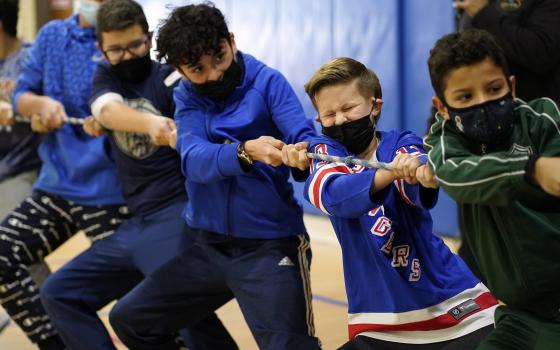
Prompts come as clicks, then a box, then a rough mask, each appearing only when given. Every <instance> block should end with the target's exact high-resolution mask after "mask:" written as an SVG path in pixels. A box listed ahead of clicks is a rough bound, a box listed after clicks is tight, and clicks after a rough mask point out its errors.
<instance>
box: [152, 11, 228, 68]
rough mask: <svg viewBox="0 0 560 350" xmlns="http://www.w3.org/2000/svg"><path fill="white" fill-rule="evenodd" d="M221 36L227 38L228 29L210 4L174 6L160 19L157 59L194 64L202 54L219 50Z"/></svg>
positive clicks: (178, 63) (174, 63)
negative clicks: (167, 14) (167, 15)
mask: <svg viewBox="0 0 560 350" xmlns="http://www.w3.org/2000/svg"><path fill="white" fill-rule="evenodd" d="M222 39H226V40H228V42H229V39H230V36H229V30H228V27H227V24H226V20H225V18H224V15H223V14H222V13H221V12H220V10H218V9H217V8H216V7H215V6H214V4H212V3H210V2H206V3H204V4H198V5H186V6H182V7H177V8H175V9H174V10H173V11H172V12H171V14H170V15H169V17H168V18H167V19H165V20H163V21H162V22H161V23H160V28H159V31H158V36H157V40H156V43H157V51H158V59H159V60H161V59H164V60H165V62H166V63H167V64H169V65H172V66H174V67H178V66H179V65H182V64H186V65H191V64H195V63H197V62H198V61H199V60H200V57H201V56H203V55H214V54H217V53H219V52H220V50H221V49H220V41H221V40H222Z"/></svg>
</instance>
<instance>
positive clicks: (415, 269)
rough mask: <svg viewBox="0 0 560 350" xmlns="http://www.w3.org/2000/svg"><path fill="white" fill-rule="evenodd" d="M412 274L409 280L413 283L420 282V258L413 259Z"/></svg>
mask: <svg viewBox="0 0 560 350" xmlns="http://www.w3.org/2000/svg"><path fill="white" fill-rule="evenodd" d="M411 270H412V273H411V274H410V276H408V280H409V281H411V282H417V281H419V280H420V275H421V272H420V260H418V258H414V259H412V268H411Z"/></svg>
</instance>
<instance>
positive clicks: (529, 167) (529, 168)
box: [524, 155, 539, 187]
mask: <svg viewBox="0 0 560 350" xmlns="http://www.w3.org/2000/svg"><path fill="white" fill-rule="evenodd" d="M537 159H539V156H538V155H532V156H531V157H530V158H529V160H528V161H527V164H525V175H524V178H525V181H527V183H528V184H530V185H532V186H534V187H539V185H538V184H537V182H536V181H535V176H534V175H535V163H536V162H537Z"/></svg>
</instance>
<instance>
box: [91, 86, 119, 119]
mask: <svg viewBox="0 0 560 350" xmlns="http://www.w3.org/2000/svg"><path fill="white" fill-rule="evenodd" d="M111 101H116V102H124V99H123V97H122V96H121V95H119V94H117V93H115V92H107V93H105V94H103V95H101V96H99V97H97V98H96V99H95V101H93V102H92V104H91V114H92V115H93V116H94V117H96V118H99V116H100V115H101V110H102V109H103V107H105V105H106V104H107V103H109V102H111Z"/></svg>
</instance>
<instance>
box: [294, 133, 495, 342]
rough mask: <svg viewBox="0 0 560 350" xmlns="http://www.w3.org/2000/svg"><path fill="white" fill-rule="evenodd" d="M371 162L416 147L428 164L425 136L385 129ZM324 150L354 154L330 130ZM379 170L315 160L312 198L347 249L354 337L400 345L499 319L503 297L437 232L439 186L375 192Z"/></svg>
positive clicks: (451, 335) (319, 145)
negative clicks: (434, 216) (372, 188)
mask: <svg viewBox="0 0 560 350" xmlns="http://www.w3.org/2000/svg"><path fill="white" fill-rule="evenodd" d="M377 135H378V136H379V137H380V138H381V141H380V143H379V145H378V147H377V149H376V151H375V152H374V155H373V157H372V159H371V160H373V161H376V160H379V161H382V162H391V161H392V159H393V158H394V157H395V156H396V155H397V154H398V153H409V154H413V155H415V156H416V157H418V158H419V159H420V160H421V161H422V162H423V163H425V162H426V154H425V152H424V150H423V148H422V140H421V139H420V138H418V137H417V136H415V135H413V134H411V133H409V132H400V131H390V132H378V133H377ZM310 148H311V150H312V151H314V152H316V153H322V154H329V155H333V156H342V157H345V156H348V155H349V154H348V152H347V151H346V149H345V148H344V146H343V145H341V144H340V143H338V142H336V141H334V140H332V139H330V138H327V137H325V136H321V137H318V138H317V139H314V140H313V141H312V142H311V143H310ZM376 171H377V170H375V169H365V168H364V167H362V166H354V167H349V166H347V165H345V164H344V163H328V162H324V161H317V160H316V161H313V164H312V169H311V175H310V176H309V178H308V179H307V181H306V185H305V196H306V199H307V200H309V202H310V203H311V204H313V205H314V206H316V207H317V208H319V209H320V210H322V211H323V212H325V213H326V214H328V215H329V217H330V220H331V222H332V225H333V226H334V229H335V232H336V235H337V238H338V241H339V243H340V245H341V248H342V256H343V265H344V277H345V284H346V293H347V297H348V314H349V315H348V316H349V325H348V330H349V336H350V338H353V337H355V336H357V335H365V336H370V337H374V338H377V339H382V340H386V341H392V342H400V343H414V344H421V343H433V342H438V341H445V340H450V339H455V338H458V337H460V336H463V335H465V334H468V333H471V332H473V331H475V330H477V329H480V328H482V327H485V326H488V325H490V324H492V323H493V311H494V309H495V306H496V300H495V298H494V297H493V296H492V295H491V294H490V292H489V291H488V289H487V288H486V287H485V286H484V285H483V284H482V283H480V281H479V280H478V279H476V277H474V275H473V274H472V273H471V272H470V270H469V269H468V268H467V266H466V265H465V263H464V262H463V261H462V260H461V259H460V258H459V257H457V256H456V255H454V254H453V253H452V252H451V251H450V250H449V248H448V247H447V246H446V245H445V244H444V242H443V241H442V240H441V239H440V238H439V237H438V236H436V235H435V234H433V233H432V219H431V216H430V213H429V211H428V209H429V208H431V207H432V206H433V205H435V203H436V201H437V190H433V189H426V188H423V187H421V186H419V185H409V184H407V183H406V182H405V181H404V180H396V181H395V182H394V183H393V184H391V185H389V186H387V187H386V188H385V189H382V190H380V191H378V192H377V193H376V194H375V195H374V198H371V196H370V186H371V183H372V181H373V178H374V176H375V173H376Z"/></svg>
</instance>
